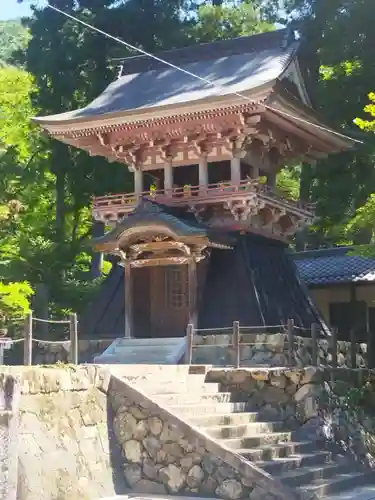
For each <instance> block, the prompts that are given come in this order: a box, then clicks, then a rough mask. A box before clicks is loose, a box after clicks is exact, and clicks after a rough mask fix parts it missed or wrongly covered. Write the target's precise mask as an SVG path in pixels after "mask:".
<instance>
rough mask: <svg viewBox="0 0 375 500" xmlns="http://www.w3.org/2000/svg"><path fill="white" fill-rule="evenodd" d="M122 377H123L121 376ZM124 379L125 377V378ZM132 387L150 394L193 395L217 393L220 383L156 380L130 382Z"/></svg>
mask: <svg viewBox="0 0 375 500" xmlns="http://www.w3.org/2000/svg"><path fill="white" fill-rule="evenodd" d="M122 378H124V377H122ZM125 380H126V379H125ZM129 383H131V384H132V385H133V386H134V387H139V388H140V389H141V390H143V391H144V392H146V393H147V394H152V395H164V394H182V395H185V398H186V395H188V394H192V395H194V396H196V395H198V394H217V393H219V392H220V384H215V383H212V384H205V383H196V382H192V383H189V382H186V381H185V382H169V383H167V382H165V383H161V384H159V383H158V382H151V381H150V380H149V381H147V382H130V381H129Z"/></svg>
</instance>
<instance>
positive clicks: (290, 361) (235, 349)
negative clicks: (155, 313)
mask: <svg viewBox="0 0 375 500" xmlns="http://www.w3.org/2000/svg"><path fill="white" fill-rule="evenodd" d="M271 331H272V332H275V333H276V332H278V333H279V334H280V333H281V334H283V335H284V341H283V354H284V355H285V365H286V366H291V367H292V366H296V364H297V363H296V359H297V357H298V355H297V351H298V349H299V348H300V347H301V345H302V346H303V342H304V341H305V345H304V346H303V347H305V348H306V349H307V350H308V352H309V355H310V359H311V363H309V364H310V365H312V366H320V365H329V366H332V367H337V366H339V365H340V363H338V353H339V352H340V344H345V345H346V347H347V353H348V356H347V359H346V363H347V366H350V367H352V368H357V367H358V368H360V366H357V364H358V363H357V354H358V345H360V346H365V347H366V354H367V360H366V364H367V367H368V368H374V365H375V363H374V361H375V360H374V359H372V350H371V349H370V343H371V342H372V336H371V335H370V334H369V336H368V339H369V341H368V344H367V345H366V344H363V343H360V342H358V340H357V339H356V336H355V334H354V331H351V334H350V341H338V330H337V328H335V327H333V328H332V329H331V330H330V331H329V332H326V335H325V336H324V337H322V336H321V332H320V330H319V326H318V325H317V324H312V325H311V328H310V329H307V328H300V327H298V326H296V325H295V323H294V320H292V319H290V320H288V321H287V324H286V325H276V326H269V327H267V326H259V327H241V326H240V323H239V322H238V321H234V322H233V326H232V327H226V328H212V329H204V330H199V329H195V328H194V326H193V325H191V324H189V325H188V327H187V332H186V353H185V363H186V364H189V365H190V364H193V352H194V350H195V349H199V348H201V349H205V348H217V347H222V348H225V347H227V348H228V349H229V352H230V359H231V366H233V367H235V368H240V367H241V348H244V347H248V346H251V347H254V346H255V345H257V348H258V349H259V346H260V345H264V346H267V340H266V341H264V340H263V341H259V340H257V338H255V339H253V340H254V341H252V342H249V340H248V338H247V339H246V337H249V333H250V332H251V334H250V337H251V336H252V335H253V336H255V337H257V336H258V335H262V336H264V334H266V335H270V336H272V335H273V334H272V333H270V332H271ZM299 332H303V336H302V337H300V336H298V333H299ZM327 333H328V335H327ZM223 334H229V336H230V338H231V340H230V341H229V343H228V342H226V343H221V342H217V341H216V340H215V342H214V343H212V344H210V343H208V344H204V343H203V344H202V343H199V342H198V343H197V337H205V336H208V337H210V336H215V337H217V338H219V339H220V337H223ZM301 342H302V344H301ZM322 343H324V344H327V343H328V345H327V352H326V353H327V354H328V358H327V359H321V358H320V352H321V350H322ZM270 345H272V346H274V340H271V342H270ZM246 366H249V365H246Z"/></svg>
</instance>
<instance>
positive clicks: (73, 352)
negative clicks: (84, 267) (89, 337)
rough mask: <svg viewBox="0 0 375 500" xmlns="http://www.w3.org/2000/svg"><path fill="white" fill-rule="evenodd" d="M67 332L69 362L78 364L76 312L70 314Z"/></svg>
mask: <svg viewBox="0 0 375 500" xmlns="http://www.w3.org/2000/svg"><path fill="white" fill-rule="evenodd" d="M69 333H70V362H71V363H72V364H73V365H78V320H77V314H76V313H71V314H70V323H69Z"/></svg>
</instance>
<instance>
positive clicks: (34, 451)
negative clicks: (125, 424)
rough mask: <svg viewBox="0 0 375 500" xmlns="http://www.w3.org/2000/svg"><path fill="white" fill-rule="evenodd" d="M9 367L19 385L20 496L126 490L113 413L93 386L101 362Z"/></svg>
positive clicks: (68, 497)
mask: <svg viewBox="0 0 375 500" xmlns="http://www.w3.org/2000/svg"><path fill="white" fill-rule="evenodd" d="M5 369H6V368H5ZM8 373H10V374H11V375H13V376H15V377H16V378H17V379H18V380H19V384H20V388H21V396H20V406H19V429H18V443H19V444H18V457H19V467H18V492H17V500H36V499H38V500H77V499H78V498H80V499H82V500H84V499H87V500H91V499H94V498H101V497H104V496H110V495H115V494H117V493H124V491H125V483H124V481H123V474H122V473H121V470H119V469H118V467H120V466H121V457H120V450H119V449H118V448H116V446H115V441H114V440H113V439H110V438H111V436H112V429H111V420H112V417H111V414H110V412H109V410H108V408H107V401H106V395H105V394H104V393H103V392H101V391H100V390H99V389H98V388H96V386H95V383H96V381H97V377H98V368H97V367H95V366H87V367H78V368H77V369H72V368H70V367H65V368H53V367H50V368H42V367H31V368H26V367H25V368H23V369H22V368H19V367H8ZM3 376H5V375H3ZM118 457H120V459H118ZM1 498H3V497H1Z"/></svg>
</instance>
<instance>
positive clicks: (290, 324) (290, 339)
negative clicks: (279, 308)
mask: <svg viewBox="0 0 375 500" xmlns="http://www.w3.org/2000/svg"><path fill="white" fill-rule="evenodd" d="M287 326H288V364H289V366H293V365H294V319H288V322H287Z"/></svg>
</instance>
